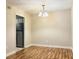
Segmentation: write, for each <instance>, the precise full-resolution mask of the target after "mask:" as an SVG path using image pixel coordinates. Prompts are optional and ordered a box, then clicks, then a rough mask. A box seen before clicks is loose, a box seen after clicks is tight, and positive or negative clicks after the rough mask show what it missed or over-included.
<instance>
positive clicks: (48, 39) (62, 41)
mask: <svg viewBox="0 0 79 59" xmlns="http://www.w3.org/2000/svg"><path fill="white" fill-rule="evenodd" d="M31 22H32V43H33V44H44V45H52V46H64V47H72V19H71V9H67V10H59V11H54V12H50V13H49V16H48V17H39V16H37V15H33V16H32V21H31Z"/></svg>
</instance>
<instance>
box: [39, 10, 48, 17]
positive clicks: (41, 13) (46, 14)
mask: <svg viewBox="0 0 79 59" xmlns="http://www.w3.org/2000/svg"><path fill="white" fill-rule="evenodd" d="M39 16H44V17H45V16H48V13H47V12H46V11H43V12H40V13H39Z"/></svg>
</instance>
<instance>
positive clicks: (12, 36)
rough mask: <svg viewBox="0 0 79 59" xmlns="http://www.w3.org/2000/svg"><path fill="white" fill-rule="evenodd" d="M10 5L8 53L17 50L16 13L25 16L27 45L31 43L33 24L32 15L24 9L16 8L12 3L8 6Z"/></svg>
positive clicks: (8, 12) (7, 36)
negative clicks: (31, 23)
mask: <svg viewBox="0 0 79 59" xmlns="http://www.w3.org/2000/svg"><path fill="white" fill-rule="evenodd" d="M8 6H10V7H11V9H8V8H7V13H6V15H7V16H6V17H7V19H6V53H7V54H9V53H11V52H13V51H16V50H17V48H16V15H20V16H23V17H24V18H25V20H24V21H25V23H24V26H25V28H24V34H25V36H24V40H25V46H27V45H29V44H30V43H31V37H30V36H31V30H30V28H31V26H30V22H31V21H30V20H29V19H30V15H29V14H27V13H25V12H24V11H23V10H21V9H19V8H16V7H14V6H11V5H7V7H8Z"/></svg>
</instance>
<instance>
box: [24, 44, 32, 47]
mask: <svg viewBox="0 0 79 59" xmlns="http://www.w3.org/2000/svg"><path fill="white" fill-rule="evenodd" d="M31 46H32V44H29V45H26V46H25V47H24V48H28V47H31Z"/></svg>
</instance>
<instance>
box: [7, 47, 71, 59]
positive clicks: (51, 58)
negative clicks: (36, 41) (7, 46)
mask: <svg viewBox="0 0 79 59" xmlns="http://www.w3.org/2000/svg"><path fill="white" fill-rule="evenodd" d="M72 55H73V53H72V50H71V49H64V48H48V47H37V46H31V47H29V48H25V49H23V50H21V51H19V52H16V53H15V54H13V55H10V56H8V57H7V59H73V58H72Z"/></svg>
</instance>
